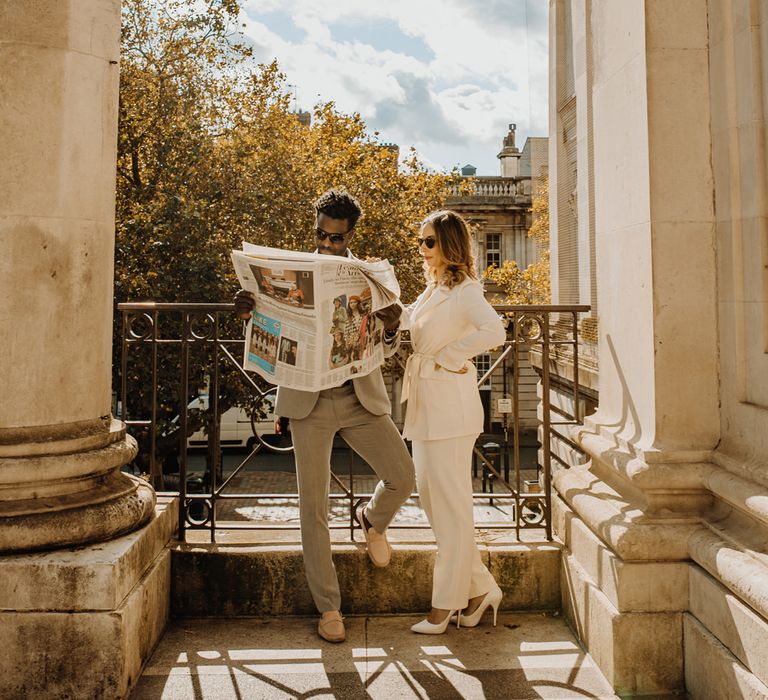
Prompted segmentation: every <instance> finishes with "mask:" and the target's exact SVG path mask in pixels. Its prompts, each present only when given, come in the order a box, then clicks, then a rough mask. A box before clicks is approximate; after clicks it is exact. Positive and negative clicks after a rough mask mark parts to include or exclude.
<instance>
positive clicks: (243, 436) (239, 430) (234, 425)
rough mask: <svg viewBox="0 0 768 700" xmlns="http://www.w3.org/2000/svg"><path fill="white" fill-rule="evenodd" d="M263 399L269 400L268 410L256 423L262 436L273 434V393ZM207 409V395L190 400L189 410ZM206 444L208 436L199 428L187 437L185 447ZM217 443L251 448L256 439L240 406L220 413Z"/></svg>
mask: <svg viewBox="0 0 768 700" xmlns="http://www.w3.org/2000/svg"><path fill="white" fill-rule="evenodd" d="M264 401H266V402H269V405H270V410H269V411H268V413H267V415H266V416H265V417H264V419H263V420H261V421H258V422H257V423H256V430H258V431H259V435H261V436H262V437H263V436H265V435H274V434H275V414H274V406H275V395H274V394H267V395H266V396H265V397H264ZM193 409H197V410H201V411H207V410H208V396H207V395H205V394H203V395H200V396H198V397H197V398H196V399H194V400H192V401H190V403H189V410H193ZM207 444H208V436H207V435H206V434H205V432H204V431H203V430H202V429H201V430H198V431H197V432H196V433H193V434H192V435H190V436H189V438H187V447H205V446H206V445H207ZM219 444H220V445H221V446H222V447H247V448H248V449H249V450H252V449H253V448H254V447H255V446H256V444H257V439H256V436H255V435H254V434H253V426H252V425H251V419H250V418H249V417H248V414H247V413H246V412H245V410H243V409H242V408H237V407H235V408H230V409H229V410H228V411H226V412H224V413H222V415H221V438H220V442H219Z"/></svg>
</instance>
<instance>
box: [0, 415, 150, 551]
mask: <svg viewBox="0 0 768 700" xmlns="http://www.w3.org/2000/svg"><path fill="white" fill-rule="evenodd" d="M55 431H56V432H54V430H53V429H52V430H50V431H48V432H47V434H46V433H44V432H43V430H41V429H37V433H40V434H39V435H38V434H36V435H34V436H32V435H29V436H28V435H24V434H20V435H14V436H11V437H13V438H16V439H13V440H11V439H5V440H2V441H0V553H3V552H24V551H36V550H43V549H54V548H57V547H68V546H73V545H80V544H87V543H90V542H100V541H103V540H108V539H111V538H113V537H117V536H119V535H121V534H124V533H126V532H130V531H131V530H134V529H136V528H138V527H141V526H142V525H144V524H145V523H146V522H147V521H148V520H149V519H150V518H151V517H152V513H153V508H154V506H155V492H154V489H152V487H151V486H150V485H149V484H148V483H147V482H146V481H144V480H142V479H138V478H136V477H134V476H131V475H129V474H125V473H123V472H122V471H120V469H121V467H122V466H123V465H125V464H127V463H128V462H130V461H131V460H132V459H133V457H134V456H135V455H136V450H137V446H136V441H135V440H134V439H133V438H132V437H130V436H129V435H127V434H126V432H125V425H124V424H123V423H122V422H120V421H116V420H112V419H110V418H109V417H107V418H105V419H100V420H98V421H94V422H93V425H91V424H88V425H77V426H73V428H72V429H71V431H69V432H66V431H64V430H62V428H61V427H60V426H55ZM5 432H6V433H7V432H10V431H5ZM16 432H19V433H21V431H16ZM0 437H5V438H8V436H7V435H5V436H2V435H0ZM25 438H27V439H25Z"/></svg>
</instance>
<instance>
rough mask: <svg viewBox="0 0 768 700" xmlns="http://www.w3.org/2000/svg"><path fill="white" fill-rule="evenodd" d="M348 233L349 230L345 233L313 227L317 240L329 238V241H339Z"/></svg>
mask: <svg viewBox="0 0 768 700" xmlns="http://www.w3.org/2000/svg"><path fill="white" fill-rule="evenodd" d="M348 235H349V231H347V232H346V233H328V231H323V229H321V228H316V229H315V238H316V239H317V240H318V241H324V240H325V239H326V238H328V239H330V241H331V243H341V242H343V241H344V239H345V238H346V237H347V236H348Z"/></svg>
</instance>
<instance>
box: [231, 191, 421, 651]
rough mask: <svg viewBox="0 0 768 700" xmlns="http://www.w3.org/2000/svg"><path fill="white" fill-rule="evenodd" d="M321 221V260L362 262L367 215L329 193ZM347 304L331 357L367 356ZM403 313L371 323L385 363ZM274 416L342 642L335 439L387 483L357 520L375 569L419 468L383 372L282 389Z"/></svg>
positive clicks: (327, 610)
mask: <svg viewBox="0 0 768 700" xmlns="http://www.w3.org/2000/svg"><path fill="white" fill-rule="evenodd" d="M315 214H316V217H315V240H316V242H317V250H316V251H315V252H317V253H320V254H322V255H335V256H340V257H344V258H349V259H352V260H356V258H355V257H354V256H353V255H352V253H351V252H350V250H349V248H348V244H349V241H350V240H351V238H352V236H353V234H354V228H355V224H356V223H357V221H358V219H359V218H360V215H361V214H362V210H361V208H360V205H359V203H358V202H357V200H356V199H355V198H354V197H352V196H351V195H350V194H349V193H347V192H344V191H340V190H337V189H331V190H328V191H327V192H325V193H324V194H323V195H321V196H320V198H319V199H318V200H317V201H316V202H315ZM334 301H335V300H334ZM345 301H347V308H348V315H347V313H345V314H341V312H340V311H339V310H338V309H339V307H340V306H341V303H340V302H336V301H335V303H334V307H335V309H334V312H333V313H334V315H333V316H332V323H331V327H330V328H329V331H330V333H331V335H332V336H333V351H332V352H335V353H336V356H337V357H342V358H343V357H351V356H352V354H353V353H355V354H361V353H362V352H364V347H363V345H362V344H361V343H360V341H359V338H360V337H362V336H361V335H360V332H361V331H360V326H361V325H362V324H357V323H356V315H358V314H360V308H359V307H360V306H361V305H362V306H364V305H365V303H366V300H365V299H361V298H359V297H355V298H354V300H353V298H352V297H350V299H349V300H345ZM254 305H255V298H254V296H253V295H252V294H251V293H250V292H247V291H245V290H242V289H241V290H240V291H239V292H238V293H237V294H236V296H235V311H236V313H237V314H238V316H240V317H241V318H250V316H251V311H252V310H253V308H254ZM401 311H402V308H401V306H399V305H398V304H392V305H390V306H386V307H384V308H382V309H379V311H378V312H377V313H376V314H375V315H370V316H369V318H371V319H374V318H375V319H376V321H375V322H376V323H381V325H382V326H383V334H382V342H383V343H384V348H385V351H384V356H385V357H388V356H390V355H392V354H393V353H394V352H395V351H396V350H397V346H398V342H399V333H398V328H399V324H400V314H401ZM345 353H346V354H345ZM331 363H332V364H333V360H331ZM275 413H276V414H277V415H279V416H284V417H287V418H289V419H290V421H291V431H292V434H293V446H294V452H295V455H296V476H297V480H298V487H299V511H300V520H301V541H302V550H303V555H304V568H305V572H306V576H307V582H308V584H309V589H310V592H311V593H312V598H313V599H314V601H315V605H316V606H317V609H318V611H319V612H320V613H321V618H320V621H319V622H318V628H317V630H318V634H319V635H320V636H321V637H322V638H323V639H325V640H327V641H330V642H342V641H344V639H345V630H344V623H343V621H342V617H341V612H340V610H341V595H340V593H339V582H338V579H337V577H336V570H335V567H334V565H333V560H332V558H331V538H330V531H329V528H328V491H329V483H330V470H331V447H332V445H333V438H334V436H335V434H336V433H339V434H340V435H341V437H342V438H344V440H345V442H346V443H347V444H348V445H349V446H350V447H351V448H352V449H353V450H355V452H357V453H358V454H359V455H360V456H361V457H362V458H363V459H364V460H365V461H366V462H368V464H370V466H371V467H372V469H373V470H374V471H375V472H376V474H377V476H378V477H379V478H380V479H381V481H379V483H378V485H377V486H376V489H375V492H374V494H373V497H372V498H371V500H370V502H369V503H368V504H367V506H365V508H361V509H359V510H358V512H357V514H356V517H357V520H358V521H359V522H360V526H361V527H362V529H363V533H364V534H365V541H366V545H367V550H368V556H369V557H370V559H371V561H372V562H373V564H374V565H376V566H386V565H387V564H389V559H390V555H391V549H390V546H389V543H388V542H387V536H386V530H387V527H388V526H389V523H390V522H391V520H392V518H393V517H394V515H395V513H396V512H397V510H398V509H399V508H400V506H401V505H402V504H403V502H404V501H405V500H406V499H407V498H408V496H409V495H410V493H411V491H412V489H413V485H414V466H413V461H412V460H411V457H410V455H409V453H408V450H407V448H406V446H405V443H404V442H403V439H402V437H401V436H400V433H399V431H398V430H397V428H396V427H395V424H394V423H393V422H392V418H391V416H390V400H389V396H388V395H387V391H386V387H385V385H384V378H383V377H382V375H381V369H380V368H379V367H377V368H375V369H374V370H373V371H371V372H369V373H367V374H364V375H362V376H356V377H354V378H352V379H347V380H346V381H345V382H344V383H343V384H341V385H340V386H336V387H332V388H328V389H323V390H321V391H300V390H297V389H290V388H288V387H279V388H278V392H277V402H276V406H275Z"/></svg>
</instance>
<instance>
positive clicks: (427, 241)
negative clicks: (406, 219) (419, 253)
mask: <svg viewBox="0 0 768 700" xmlns="http://www.w3.org/2000/svg"><path fill="white" fill-rule="evenodd" d="M416 241H417V242H418V244H419V248H421V246H423V245H425V246H427V248H428V249H429V250H432V248H434V247H435V243H437V240H436V239H435V238H433V237H432V236H429V238H416Z"/></svg>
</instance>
